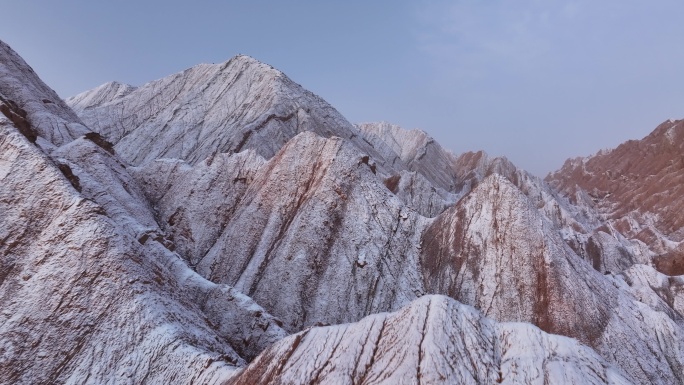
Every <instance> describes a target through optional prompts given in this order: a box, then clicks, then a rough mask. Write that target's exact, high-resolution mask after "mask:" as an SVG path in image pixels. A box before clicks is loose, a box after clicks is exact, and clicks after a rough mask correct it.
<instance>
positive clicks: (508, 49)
mask: <svg viewBox="0 0 684 385" xmlns="http://www.w3.org/2000/svg"><path fill="white" fill-rule="evenodd" d="M682 16H684V2H683V1H681V0H652V1H646V0H598V1H597V0H593V1H592V0H577V1H554V0H546V1H542V0H515V1H514V0H508V1H504V0H488V1H485V0H480V1H477V0H462V1H461V0H454V1H444V0H434V1H428V0H414V1H399V0H397V1H371V0H367V1H332V0H316V1H313V0H312V1H296V0H292V1H276V0H273V1H259V0H256V1H255V0H250V1H248V0H241V1H209V0H195V1H175V0H166V1H145V0H138V1H130V0H116V1H97V0H87V1H86V0H62V1H54V0H44V1H38V0H22V1H17V0H0V39H2V40H4V41H5V42H7V43H8V44H10V45H11V46H12V47H13V48H14V49H15V50H16V51H17V52H18V53H19V54H20V55H22V56H23V57H24V59H26V61H28V63H29V64H30V65H31V66H32V67H33V68H34V69H35V70H36V72H37V73H38V74H39V75H40V76H41V77H42V78H43V80H44V81H45V82H47V83H48V84H49V85H50V86H51V87H52V88H54V89H55V90H56V91H57V92H58V93H59V94H60V95H61V96H62V97H68V96H71V95H73V94H76V93H78V92H81V91H84V90H87V89H90V88H93V87H95V86H98V85H100V84H102V83H105V82H107V81H110V80H118V81H121V82H125V83H129V84H133V85H141V84H143V83H145V82H147V81H150V80H153V79H157V78H160V77H164V76H166V75H169V74H172V73H174V72H178V71H181V70H183V69H185V68H187V67H190V66H193V65H195V64H198V63H201V62H208V63H217V62H223V61H225V60H228V59H229V58H230V57H232V56H234V55H236V54H238V53H243V54H248V55H251V56H253V57H255V58H257V59H259V60H261V61H263V62H266V63H268V64H271V65H273V66H274V67H276V68H278V69H280V70H282V71H283V72H285V73H286V74H287V75H289V76H290V77H291V78H292V79H293V80H295V81H296V82H298V83H300V84H302V85H303V86H304V87H306V88H308V89H309V90H311V91H313V92H315V93H316V94H318V95H320V96H322V97H323V98H324V99H326V100H327V101H328V102H330V103H331V104H332V105H333V106H335V107H336V108H337V109H338V110H339V111H340V112H341V113H342V114H343V115H345V116H346V117H347V119H349V120H350V121H352V122H367V121H379V120H384V121H389V122H391V123H395V124H399V125H401V126H402V127H404V128H420V129H423V130H425V131H427V132H428V133H430V134H431V135H432V136H434V137H435V138H436V139H437V140H438V141H439V142H440V143H442V144H443V145H444V146H445V147H447V148H449V149H450V150H452V151H453V152H454V153H457V154H458V153H461V152H464V151H469V150H478V149H484V150H485V151H487V152H488V153H489V154H490V155H497V156H498V155H505V156H507V157H508V158H509V159H511V160H512V161H513V162H514V163H516V164H517V165H519V166H521V167H523V168H525V169H527V170H529V171H531V172H533V173H535V174H537V175H540V176H543V175H545V174H546V173H547V172H548V171H551V170H553V169H557V168H559V167H560V166H561V165H562V163H563V161H564V160H565V159H566V158H568V157H574V156H579V155H589V154H592V153H594V152H596V151H598V150H599V149H601V148H610V147H614V146H616V145H617V144H619V143H621V142H623V141H625V140H628V139H639V138H641V137H643V136H645V135H647V134H648V133H649V132H650V131H652V130H653V129H654V128H655V127H656V125H658V124H659V123H660V122H662V121H664V120H667V119H669V118H674V119H679V118H684V91H683V90H684V87H683V86H684V71H683V68H684V23H682V21H681V18H682Z"/></svg>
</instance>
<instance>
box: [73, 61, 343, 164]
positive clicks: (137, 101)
mask: <svg viewBox="0 0 684 385" xmlns="http://www.w3.org/2000/svg"><path fill="white" fill-rule="evenodd" d="M113 91H116V92H113ZM125 92H126V93H125V95H122V94H121V92H120V91H119V89H118V88H116V87H113V86H112V84H111V83H110V84H109V85H105V86H101V87H98V88H97V89H95V90H92V91H87V92H85V93H83V94H81V95H78V96H75V97H73V98H70V99H68V100H67V102H68V103H69V104H70V105H71V106H72V107H74V109H75V110H77V111H79V113H80V114H81V117H82V118H83V120H84V122H85V123H86V124H87V125H88V126H90V127H91V128H92V129H94V130H95V131H97V132H99V133H100V134H102V135H103V136H104V137H105V138H106V139H107V140H109V141H111V142H112V143H114V145H115V149H116V151H117V153H119V154H120V155H121V156H122V157H123V158H124V159H126V160H127V161H128V162H130V163H131V164H134V165H138V164H142V163H145V162H149V161H151V160H154V159H158V158H176V159H183V160H186V161H188V162H190V163H192V164H194V163H197V162H199V161H201V160H204V159H205V158H207V157H209V156H211V155H215V154H218V153H222V152H223V153H235V152H240V151H242V150H246V149H253V150H254V151H256V152H257V153H258V154H259V155H261V156H262V157H264V158H267V159H268V158H270V157H272V156H273V155H274V154H275V153H276V152H277V151H278V150H279V149H280V148H281V147H282V146H283V145H284V144H285V143H286V142H287V141H288V140H290V139H291V138H292V137H294V136H295V135H296V134H298V133H300V132H304V131H313V132H316V133H317V134H319V135H322V136H325V137H330V136H339V137H342V138H346V139H352V138H354V137H355V136H356V130H355V128H354V127H353V126H352V125H351V124H350V123H349V122H347V121H346V120H345V119H344V118H343V117H342V115H340V114H339V113H338V112H337V111H336V110H335V109H334V108H332V107H331V106H330V105H329V104H328V103H326V102H325V101H323V100H322V99H321V98H319V97H317V96H316V95H314V94H313V93H311V92H309V91H306V90H305V89H303V88H302V87H301V86H300V85H298V84H297V83H295V82H293V81H292V80H290V79H289V78H288V77H287V76H285V75H284V74H283V73H282V72H280V71H278V70H276V69H274V68H273V67H271V66H269V65H267V64H263V63H261V62H259V61H257V60H255V59H253V58H251V57H249V56H245V55H239V56H236V57H234V58H232V59H230V60H228V61H227V62H225V63H220V64H200V65H197V66H194V67H192V68H189V69H187V70H185V71H182V72H179V73H177V74H174V75H171V76H168V77H165V78H163V79H159V80H156V81H153V82H150V83H147V84H145V85H143V86H140V87H138V88H136V89H125Z"/></svg>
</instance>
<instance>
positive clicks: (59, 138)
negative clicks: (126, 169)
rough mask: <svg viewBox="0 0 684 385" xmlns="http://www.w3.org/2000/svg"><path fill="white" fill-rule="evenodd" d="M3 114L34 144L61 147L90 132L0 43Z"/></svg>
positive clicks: (0, 95) (23, 62) (1, 105)
mask: <svg viewBox="0 0 684 385" xmlns="http://www.w3.org/2000/svg"><path fill="white" fill-rule="evenodd" d="M0 84H2V90H1V92H0V112H1V113H2V114H3V115H4V116H5V117H6V118H7V119H9V120H10V121H11V122H12V123H13V124H14V125H15V126H16V128H17V129H19V131H20V132H21V133H22V134H23V135H24V136H26V137H27V138H28V139H29V140H30V141H31V142H34V143H35V142H36V141H38V144H39V145H41V146H43V147H51V146H53V145H57V146H59V145H62V144H64V143H68V142H70V141H72V140H73V139H75V138H77V137H79V136H81V135H84V134H86V133H87V132H89V131H90V130H88V129H87V128H86V127H84V126H83V123H82V122H81V120H80V119H79V118H78V117H77V116H76V114H75V113H74V112H73V111H71V109H69V108H68V107H66V105H65V104H64V102H63V101H62V99H60V98H59V96H57V94H56V93H55V92H54V91H53V90H52V89H51V88H50V87H48V86H46V85H45V83H43V82H42V81H41V80H40V79H39V78H38V76H37V75H36V73H35V72H34V71H33V69H32V68H31V67H29V66H28V64H26V62H25V61H24V60H23V59H22V58H21V57H19V55H17V54H16V52H14V51H13V50H12V49H11V48H10V47H9V46H8V45H7V44H5V43H4V42H2V41H0Z"/></svg>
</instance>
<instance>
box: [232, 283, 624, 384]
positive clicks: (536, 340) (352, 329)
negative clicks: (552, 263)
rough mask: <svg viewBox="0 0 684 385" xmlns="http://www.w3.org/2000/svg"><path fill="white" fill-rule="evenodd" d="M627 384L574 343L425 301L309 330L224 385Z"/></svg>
mask: <svg viewBox="0 0 684 385" xmlns="http://www.w3.org/2000/svg"><path fill="white" fill-rule="evenodd" d="M295 383H299V384H399V383H407V384H409V383H410V384H549V383H550V384H631V383H632V381H631V380H630V379H629V378H628V377H627V376H626V375H625V374H624V373H622V372H621V371H620V370H619V369H617V368H615V367H612V366H610V365H609V364H608V363H607V362H606V361H605V360H603V359H602V358H601V357H600V356H598V355H597V354H596V353H594V352H593V351H592V350H591V349H589V348H587V347H585V346H582V345H580V344H579V343H577V341H575V340H573V339H570V338H566V337H560V336H554V335H549V334H546V333H544V332H543V331H541V330H540V329H538V328H536V327H534V326H532V325H529V324H520V323H497V322H494V321H492V320H491V319H489V318H486V317H484V316H483V315H482V314H481V313H479V312H478V311H477V310H475V309H474V308H472V307H469V306H465V305H462V304H460V303H458V302H456V301H454V300H453V299H450V298H447V297H442V296H425V297H422V298H420V299H417V300H415V301H414V302H412V303H411V304H410V305H408V306H406V307H405V308H403V309H401V310H400V311H398V312H396V313H390V314H387V313H384V314H377V315H372V316H369V317H367V318H364V319H363V320H361V321H359V322H358V323H355V324H347V325H338V326H329V327H325V328H312V329H308V330H305V331H303V332H301V333H298V334H295V335H293V336H290V337H288V338H286V339H284V340H283V341H280V342H278V343H277V344H276V345H275V346H273V347H272V348H270V349H268V350H267V351H266V352H264V353H263V354H262V355H261V356H259V357H258V358H257V359H256V360H255V361H254V362H252V364H250V365H249V366H248V367H247V368H246V369H245V370H244V371H243V372H241V373H240V374H239V375H238V376H237V377H236V378H234V379H232V380H231V381H228V382H226V383H225V385H228V384H235V385H239V384H240V385H241V384H250V385H251V384H255V385H256V384H259V385H267V384H269V385H270V384H295Z"/></svg>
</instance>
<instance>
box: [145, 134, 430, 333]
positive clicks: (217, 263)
mask: <svg viewBox="0 0 684 385" xmlns="http://www.w3.org/2000/svg"><path fill="white" fill-rule="evenodd" d="M250 156H251V155H249V154H244V153H241V154H236V155H233V156H231V157H230V159H229V160H227V161H226V163H231V164H236V165H241V164H243V163H242V161H241V160H240V159H245V158H249V157H250ZM155 163H156V165H150V168H149V169H148V170H147V171H146V168H143V169H142V170H141V171H140V172H139V174H138V175H141V176H142V177H143V180H145V181H147V182H145V183H144V185H145V186H146V188H148V189H149V190H152V191H150V192H148V193H147V195H148V196H154V195H155V193H154V191H153V190H154V189H158V188H159V187H157V186H164V185H165V182H164V180H165V176H164V175H165V174H164V173H160V172H158V171H156V170H157V169H158V167H159V164H160V162H155ZM212 167H213V163H212ZM204 168H205V166H204V165H203V164H200V165H197V166H195V170H197V171H190V172H194V173H199V172H202V171H199V170H201V169H204ZM236 169H244V168H243V167H242V166H238V167H237V168H233V170H236ZM217 170H218V172H219V174H217V177H216V179H215V180H222V181H226V182H225V183H226V185H227V187H226V188H227V189H231V188H232V190H231V191H232V193H231V194H229V195H226V196H225V199H224V200H222V201H221V202H223V203H220V204H219V205H220V206H221V207H224V209H225V210H226V213H227V215H226V216H225V217H223V218H222V219H219V220H218V222H217V223H216V224H217V225H219V226H220V230H221V233H220V236H219V237H216V233H214V234H213V235H212V236H211V237H210V238H209V239H211V240H212V241H214V244H213V245H211V248H210V249H209V250H208V251H206V252H205V250H206V247H207V246H208V245H209V243H205V244H204V246H201V247H200V248H199V250H198V251H201V252H198V253H194V254H192V256H191V260H192V264H193V265H195V266H196V269H197V271H198V272H199V273H200V274H202V275H203V276H205V277H206V278H208V279H210V280H212V281H214V282H219V283H226V284H230V285H234V286H235V287H236V288H238V289H239V290H242V291H243V292H245V293H246V294H248V295H250V296H251V297H253V298H254V299H255V300H256V301H257V302H259V303H260V304H261V305H262V306H265V307H266V308H267V309H268V310H269V311H270V312H271V313H273V314H274V315H276V316H277V317H279V318H281V319H282V320H283V321H284V322H285V327H286V329H288V330H290V331H298V330H301V328H302V327H303V326H305V325H311V324H314V323H317V322H322V323H339V322H349V321H356V320H358V319H360V318H362V317H363V316H365V315H368V314H370V313H373V312H377V311H386V310H391V309H396V308H398V307H399V306H401V305H403V304H405V303H407V302H408V301H410V300H412V299H414V298H415V297H416V295H417V294H420V293H422V282H421V279H420V276H419V273H418V261H417V256H418V249H419V240H420V231H421V229H422V227H423V226H424V224H425V220H424V219H423V218H421V217H420V216H419V215H417V214H416V213H415V211H413V210H411V209H408V208H406V207H404V206H403V205H402V204H401V202H400V201H399V200H398V199H397V198H396V197H394V196H393V195H392V194H391V193H390V192H389V191H388V190H387V189H386V188H385V186H384V185H383V184H382V182H380V180H379V179H378V178H377V176H376V174H375V170H374V168H373V166H372V164H369V157H368V156H367V155H364V154H362V153H359V151H358V149H357V148H356V147H354V146H353V145H351V144H350V143H348V142H346V141H344V140H342V139H341V138H330V139H325V138H322V137H319V136H317V135H315V134H313V133H308V132H307V133H302V134H299V135H298V136H296V137H295V138H293V139H292V140H291V141H289V142H288V143H287V144H286V145H285V146H284V147H283V148H282V149H281V151H280V152H279V153H278V154H276V156H274V157H273V158H271V159H270V160H269V161H268V162H267V163H266V164H264V165H263V166H261V167H260V168H259V169H258V170H256V172H255V173H254V174H253V175H252V176H250V175H249V172H244V173H243V174H242V175H244V176H242V177H239V176H237V175H238V172H236V171H231V168H230V167H227V168H217ZM218 175H220V176H218ZM155 178H161V179H155ZM241 178H244V179H241ZM212 179H213V178H212ZM212 179H208V180H212ZM243 186H246V187H243ZM162 188H163V187H162ZM243 188H244V190H242V189H243ZM193 189H194V190H195V192H196V193H195V194H199V195H197V197H198V198H199V197H203V196H205V195H204V194H205V193H204V192H203V191H209V187H208V185H207V184H197V185H195V186H194V187H193ZM172 191H175V190H173V189H172ZM243 191H244V192H243ZM238 192H240V193H238ZM209 202H212V200H211V199H210V200H209ZM238 202H239V204H238ZM154 204H155V205H157V206H158V207H159V212H161V213H166V214H164V217H162V218H160V220H162V221H164V222H165V224H164V226H167V227H169V228H173V229H176V230H173V231H174V233H178V232H182V231H183V230H182V229H183V228H185V227H187V225H186V224H187V223H190V222H189V221H184V220H183V219H182V218H183V216H184V215H186V217H188V218H190V216H192V215H193V214H191V213H189V211H191V210H192V205H190V209H189V210H186V209H182V211H181V212H180V213H179V214H178V215H175V216H174V215H172V214H169V213H175V212H177V210H178V208H179V207H181V205H178V204H174V203H173V202H171V201H167V200H164V199H160V200H158V201H155V203H154ZM210 205H212V203H210ZM166 215H169V216H166ZM212 220H213V219H212ZM193 234H194V232H193ZM186 239H190V237H189V236H186ZM196 241H199V238H198V239H196ZM192 247H195V246H192ZM202 253H204V254H202ZM274 282H277V284H274Z"/></svg>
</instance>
